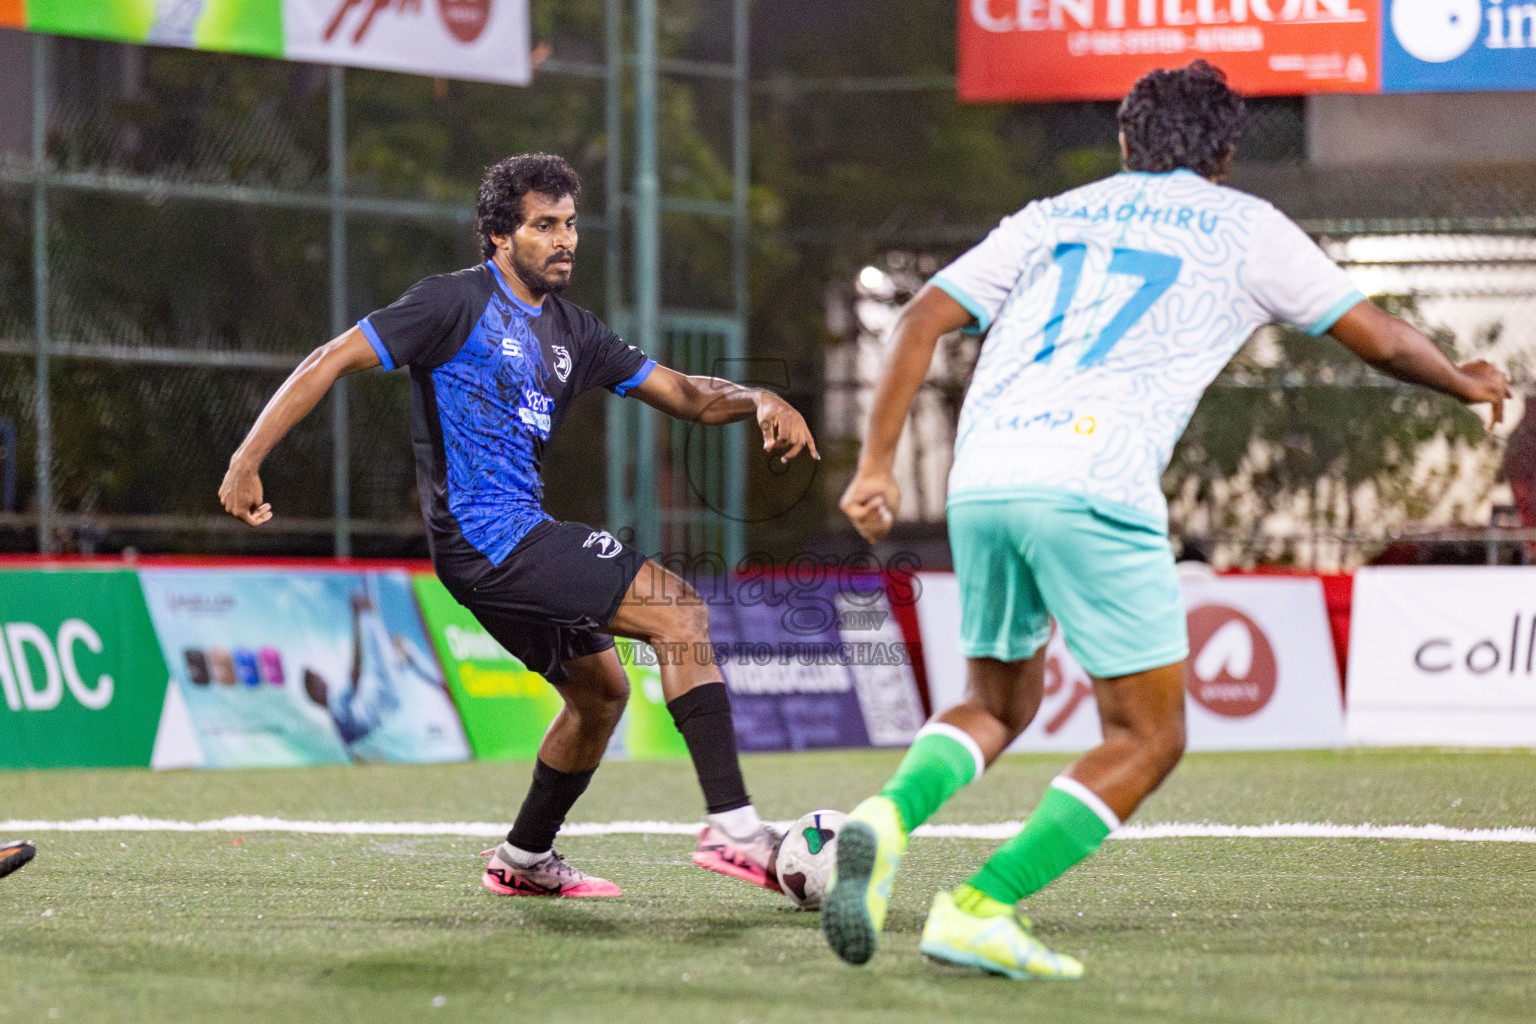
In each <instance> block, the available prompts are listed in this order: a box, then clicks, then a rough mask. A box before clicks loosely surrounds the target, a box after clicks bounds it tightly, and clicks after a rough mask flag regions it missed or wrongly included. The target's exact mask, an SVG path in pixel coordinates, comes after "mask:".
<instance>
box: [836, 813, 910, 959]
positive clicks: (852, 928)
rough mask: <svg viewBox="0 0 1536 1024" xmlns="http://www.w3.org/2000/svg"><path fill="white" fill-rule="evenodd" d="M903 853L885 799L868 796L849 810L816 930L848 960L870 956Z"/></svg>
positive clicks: (903, 841) (901, 835)
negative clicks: (819, 930)
mask: <svg viewBox="0 0 1536 1024" xmlns="http://www.w3.org/2000/svg"><path fill="white" fill-rule="evenodd" d="M906 852H907V829H906V826H904V825H903V824H902V823H901V814H900V812H898V811H897V810H896V805H895V804H894V803H892V802H891V801H890V799H889V798H887V797H883V796H872V797H870V798H869V799H868V800H865V801H864V802H863V803H861V804H859V806H857V807H855V808H854V809H853V812H852V813H851V814H849V815H848V820H847V821H846V822H845V823H844V824H843V831H842V834H841V835H839V836H838V837H837V863H836V865H835V866H834V867H833V869H832V877H831V878H830V879H829V880H828V885H827V895H826V896H825V897H823V898H822V901H821V931H822V934H824V935H825V936H826V937H827V945H829V946H831V947H832V952H834V953H836V954H837V955H838V956H840V957H842V958H843V959H844V960H846V961H848V962H849V963H850V964H862V963H867V962H868V961H869V958H870V957H872V956H874V955H875V944H876V942H877V941H878V938H879V935H880V929H881V928H883V927H885V912H886V909H887V908H888V907H889V906H890V905H891V882H892V881H893V880H894V879H895V878H896V869H897V867H899V866H900V865H901V855H902V854H903V853H906Z"/></svg>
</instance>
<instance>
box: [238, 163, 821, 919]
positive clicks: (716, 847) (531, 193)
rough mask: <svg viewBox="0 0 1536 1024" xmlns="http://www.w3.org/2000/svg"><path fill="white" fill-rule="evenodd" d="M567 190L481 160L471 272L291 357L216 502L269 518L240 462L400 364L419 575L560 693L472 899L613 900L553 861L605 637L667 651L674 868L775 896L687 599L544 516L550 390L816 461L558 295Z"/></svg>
mask: <svg viewBox="0 0 1536 1024" xmlns="http://www.w3.org/2000/svg"><path fill="white" fill-rule="evenodd" d="M579 191H580V182H579V181H578V179H577V176H576V172H575V171H574V170H572V168H571V166H570V165H569V164H568V163H566V161H565V160H563V159H561V158H560V157H558V156H549V155H546V154H524V155H521V156H514V157H509V158H507V159H506V160H503V161H501V162H500V163H498V164H496V165H495V166H493V167H491V168H490V169H489V170H487V171H486V174H485V178H484V180H483V181H482V183H481V186H480V196H479V202H478V205H477V211H476V212H477V230H478V232H479V236H480V244H481V249H482V251H483V253H484V255H485V257H486V258H485V262H483V263H481V264H479V265H478V266H474V267H470V268H469V269H467V270H460V271H458V272H456V273H452V274H440V275H437V276H435V277H429V278H426V279H425V280H422V281H420V282H418V283H417V284H415V285H414V286H412V287H411V289H410V290H409V291H407V292H406V293H405V295H403V296H402V297H401V298H400V299H399V301H397V302H395V303H394V304H393V305H391V306H388V307H387V308H385V309H381V310H378V311H377V312H374V313H371V314H369V315H368V316H367V317H364V318H363V320H362V321H361V322H360V323H358V325H357V326H356V327H353V328H352V329H351V330H349V331H347V332H346V333H345V334H342V335H341V336H340V337H337V338H335V339H333V340H332V341H330V342H328V343H326V344H325V345H322V346H321V347H320V348H318V349H316V350H315V351H314V352H313V353H311V354H310V355H309V356H308V357H307V358H306V359H305V360H304V361H303V362H302V363H300V364H299V367H298V368H297V369H296V370H294V372H293V374H292V375H291V376H290V377H289V378H288V380H287V381H286V382H285V383H284V384H283V386H282V387H281V388H279V389H278V391H277V393H276V394H275V395H274V396H273V397H272V399H271V401H269V402H268V403H267V406H266V408H265V409H263V410H262V412H261V415H260V416H259V417H258V418H257V420H256V423H255V424H254V425H253V426H252V427H251V430H250V433H249V434H248V435H247V436H246V438H245V441H244V442H243V443H242V444H241V445H240V447H239V449H238V450H237V451H236V452H235V454H234V455H233V456H232V457H231V459H230V464H229V472H228V474H227V475H226V476H225V478H224V483H223V486H222V487H220V489H219V498H220V500H221V501H222V503H223V505H224V508H225V509H226V510H227V511H228V512H229V513H230V514H231V515H234V516H235V517H236V518H238V519H241V520H243V521H244V522H246V523H248V524H250V525H251V526H260V525H261V524H262V523H265V522H267V521H268V520H270V519H271V518H272V508H271V506H270V505H269V504H267V503H266V502H265V501H263V498H262V486H261V479H260V477H259V475H258V471H259V469H260V466H261V463H262V460H263V459H264V458H265V457H266V456H267V454H268V453H270V452H271V451H272V449H273V448H274V447H275V446H276V445H277V443H278V442H279V441H280V440H281V439H282V438H283V436H284V435H285V434H287V432H288V431H289V430H290V429H292V428H293V426H294V425H295V424H296V423H298V422H299V421H300V420H301V419H303V418H304V416H305V415H307V414H308V413H309V412H310V410H312V409H313V408H314V407H315V406H316V405H317V404H318V403H319V401H320V399H321V398H323V397H324V396H325V393H326V392H327V391H328V390H329V389H330V387H331V385H332V384H333V383H335V382H336V381H337V380H338V379H339V378H341V377H342V376H344V375H346V374H349V373H356V372H357V371H359V370H366V369H369V368H371V367H375V366H382V367H383V368H384V369H386V370H393V369H395V368H396V367H404V368H407V369H408V370H409V372H410V375H411V435H412V443H413V446H414V448H415V452H416V479H417V483H418V487H419V490H420V496H421V511H422V516H423V518H424V519H425V520H426V523H427V537H428V541H429V543H430V547H431V551H432V563H433V566H434V568H435V569H436V570H437V575H438V577H439V578H440V579H441V580H442V581H443V584H444V585H445V586H446V587H447V588H448V590H449V592H450V593H452V594H453V596H454V597H455V598H457V599H458V601H459V602H460V603H461V604H463V605H464V606H465V607H466V608H468V609H469V610H470V611H471V612H473V613H474V615H475V617H476V618H477V619H478V620H479V621H480V623H481V624H482V625H483V626H485V628H486V630H487V631H489V632H490V634H491V635H492V636H493V637H495V638H496V639H497V641H499V642H500V643H501V645H502V646H503V647H505V648H506V649H507V650H508V651H510V652H511V653H512V654H514V655H516V656H517V657H518V658H519V659H521V660H522V662H523V663H524V664H525V665H527V666H528V667H529V668H531V669H533V670H534V671H536V672H538V673H540V674H541V675H543V676H544V678H545V679H547V680H549V682H550V683H551V684H553V685H554V687H555V689H556V690H557V691H558V692H559V693H560V696H561V697H562V698H563V700H564V702H565V706H564V708H563V709H562V710H561V711H560V713H559V715H557V716H556V718H555V721H554V723H553V724H552V725H551V726H550V729H549V732H548V734H547V735H546V736H545V737H544V742H543V744H542V746H541V747H540V748H539V759H538V763H537V765H536V766H535V768H534V775H533V784H532V787H531V788H530V789H529V791H528V796H527V798H526V799H525V800H524V801H523V806H522V809H521V811H520V812H519V813H518V816H517V820H516V822H515V824H514V825H513V826H512V830H511V831H510V832H509V833H508V834H507V840H506V842H504V843H502V844H501V845H500V846H498V847H496V848H495V849H494V850H490V851H487V853H486V856H488V857H489V858H490V860H489V863H488V865H487V867H486V872H485V876H484V878H483V879H482V881H483V882H484V884H485V886H486V888H488V889H491V890H492V891H494V892H498V893H503V894H506V895H539V896H617V895H619V889H618V887H617V886H615V885H614V884H613V883H611V882H609V881H607V880H606V879H602V878H597V877H595V876H593V875H589V874H587V873H585V872H583V871H580V870H578V869H577V868H575V867H574V866H572V865H570V864H568V863H566V862H565V861H564V860H563V859H562V858H561V857H560V856H559V855H558V854H557V853H555V852H554V839H555V835H556V833H557V832H558V831H559V829H560V826H561V824H562V823H563V822H564V820H565V816H566V814H567V812H569V810H570V809H571V807H572V805H573V804H575V802H576V800H577V798H578V797H580V796H581V794H582V792H583V791H585V789H586V788H587V783H588V782H589V781H590V780H591V778H592V773H593V772H594V771H595V770H596V769H597V766H598V763H599V761H601V760H602V756H603V752H604V751H605V750H606V749H607V747H608V739H609V737H610V736H611V735H612V733H613V730H614V727H615V726H616V725H617V724H618V721H619V716H620V714H621V713H622V712H623V710H624V704H625V701H626V700H627V698H628V696H629V684H628V681H627V679H626V677H625V674H624V670H623V667H622V666H621V665H620V663H619V659H618V656H617V655H616V654H615V653H614V649H613V637H614V636H624V637H632V638H634V639H637V640H643V641H646V642H647V643H651V644H655V645H661V644H667V645H669V646H668V647H667V650H668V651H670V652H675V653H677V654H679V655H680V656H679V657H669V658H666V659H661V660H662V665H661V682H662V689H663V691H664V692H665V694H666V697H667V708H668V710H669V711H670V712H671V713H672V717H673V720H674V721H675V722H676V723H677V727H678V729H679V731H681V733H682V734H683V738H684V739H685V740H686V741H687V744H688V751H689V753H690V755H691V756H692V759H693V764H694V768H695V770H696V771H697V773H698V778H699V785H700V787H701V788H702V789H703V791H704V803H705V809H706V812H707V824H706V825H705V827H704V829H703V831H702V832H701V834H700V839H699V847H698V850H697V851H696V852H695V853H694V856H693V859H694V861H695V863H697V864H699V865H700V866H702V867H705V868H709V869H710V870H713V871H718V872H721V873H722V874H726V875H731V876H734V877H737V878H742V879H745V880H747V881H750V882H753V883H755V884H757V885H762V886H765V887H768V888H777V885H776V883H775V882H774V881H773V878H772V875H771V874H770V873H769V872H768V870H767V868H768V859H769V856H770V854H771V852H772V849H773V846H774V843H775V842H776V840H777V836H776V835H775V834H774V832H773V830H772V829H771V828H769V827H768V826H767V825H765V824H764V823H763V822H762V821H761V820H760V819H759V817H758V814H757V811H756V810H755V809H754V808H753V806H752V802H751V800H750V799H749V798H748V796H747V791H746V785H745V783H744V781H743V779H742V774H741V767H740V765H739V763H738V760H737V755H736V737H735V732H734V728H733V726H732V722H731V705H730V700H729V697H728V696H727V693H726V688H725V684H724V682H723V681H722V676H721V673H720V669H719V668H718V667H717V666H716V665H715V664H714V662H713V660H712V658H711V657H710V656H709V652H710V649H711V648H710V644H709V639H710V635H709V613H708V611H707V609H706V607H705V605H704V603H703V601H702V600H699V599H698V598H697V596H696V595H695V594H694V593H693V591H692V590H690V588H689V587H688V585H687V584H686V583H685V582H683V580H681V579H679V578H678V577H676V576H674V575H673V574H671V573H669V572H667V570H665V569H663V568H662V567H661V566H659V565H658V564H656V563H655V562H654V561H652V560H650V559H648V558H646V557H645V555H644V554H642V553H641V552H639V551H636V550H634V549H633V548H631V547H630V546H628V545H627V544H624V543H623V542H622V541H620V540H618V539H617V538H616V537H614V536H613V534H611V533H609V532H607V531H606V530H599V529H594V528H593V527H590V526H586V525H583V524H581V523H569V522H559V521H557V520H555V519H553V518H551V517H550V516H549V515H548V514H547V513H546V512H545V511H544V509H543V506H542V504H541V502H540V496H541V492H542V489H543V485H542V483H541V482H540V478H539V470H540V460H541V458H542V456H543V453H544V448H545V445H546V444H548V442H549V439H550V436H551V435H552V434H553V433H554V432H555V431H556V430H557V429H559V426H560V422H561V420H562V419H563V418H564V415H565V411H566V408H567V407H568V406H569V404H570V402H571V400H572V399H574V398H575V397H576V396H577V395H579V394H581V393H582V392H584V391H588V390H591V389H593V388H599V387H603V388H608V389H609V390H610V391H613V392H614V393H615V394H618V395H630V396H633V397H635V398H638V399H640V400H641V401H643V402H645V403H646V404H648V405H650V406H653V407H654V408H657V409H660V410H661V411H662V412H665V413H667V414H668V415H670V416H674V417H677V418H679V419H683V420H688V421H690V422H696V423H701V424H706V425H708V424H720V423H731V422H735V421H737V420H744V419H749V418H751V419H755V420H756V421H757V424H758V427H759V428H760V429H761V431H762V435H763V447H764V449H765V450H767V451H770V452H778V453H780V458H781V459H782V460H783V461H786V462H787V461H788V460H789V459H791V458H794V457H795V456H797V455H799V454H801V453H802V452H804V453H806V454H808V455H809V456H810V457H811V458H819V457H820V456H819V455H818V454H817V452H816V445H815V442H814V440H813V439H812V437H811V433H810V430H809V429H808V428H807V427H806V424H805V420H804V419H803V418H802V417H801V416H800V414H799V413H798V412H796V411H795V410H794V409H793V408H791V407H790V406H789V405H788V404H787V403H786V402H784V401H783V400H782V399H780V398H779V397H777V396H776V395H773V394H771V393H769V392H766V391H760V390H754V389H749V388H745V387H741V386H738V385H736V384H732V383H730V382H729V381H723V380H718V379H715V378H711V377H691V376H686V375H684V374H681V373H677V372H675V371H673V370H670V369H667V368H666V367H664V366H658V365H657V364H656V362H655V361H654V360H652V359H649V358H647V357H646V355H645V353H643V352H641V351H640V350H639V349H636V348H634V347H633V346H631V345H627V344H625V343H624V341H623V340H622V339H620V338H619V336H618V335H616V334H615V333H614V332H613V331H612V330H610V329H609V328H608V327H607V325H605V324H604V323H603V322H602V321H601V320H599V319H598V318H597V317H595V316H593V315H592V314H591V313H589V312H587V311H586V310H584V309H582V308H580V307H578V306H575V305H573V304H572V303H570V302H567V301H566V300H565V299H563V298H561V296H560V293H561V292H563V291H565V289H566V288H567V287H568V286H569V285H570V283H571V274H572V270H573V269H574V267H575V257H576V237H577V236H576V197H577V194H578V193H579ZM659 596H664V597H665V596H670V597H671V598H673V599H672V600H658V597H659Z"/></svg>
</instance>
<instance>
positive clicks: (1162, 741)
mask: <svg viewBox="0 0 1536 1024" xmlns="http://www.w3.org/2000/svg"><path fill="white" fill-rule="evenodd" d="M1185 742H1186V738H1185V733H1184V720H1183V718H1177V719H1173V720H1171V721H1168V722H1164V723H1162V724H1161V725H1159V726H1158V728H1157V729H1156V730H1154V731H1153V733H1152V735H1151V736H1150V737H1149V742H1148V744H1147V746H1148V751H1147V753H1148V755H1149V757H1150V759H1151V761H1152V763H1153V765H1154V766H1155V767H1156V769H1157V771H1158V778H1164V777H1166V776H1167V775H1168V773H1169V772H1171V771H1173V769H1174V766H1175V765H1177V764H1178V763H1179V759H1180V758H1181V757H1183V756H1184V745H1185Z"/></svg>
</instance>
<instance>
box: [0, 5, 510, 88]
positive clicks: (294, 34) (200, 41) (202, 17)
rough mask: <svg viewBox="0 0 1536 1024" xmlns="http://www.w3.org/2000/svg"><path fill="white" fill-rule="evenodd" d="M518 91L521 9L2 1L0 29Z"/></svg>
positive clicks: (469, 6)
mask: <svg viewBox="0 0 1536 1024" xmlns="http://www.w3.org/2000/svg"><path fill="white" fill-rule="evenodd" d="M5 25H12V26H14V27H17V28H26V29H30V30H31V31H34V32H49V33H54V34H57V35H73V36H88V37H91V38H95V39H111V40H115V41H118V42H125V43H151V44H156V45H160V46H185V47H190V48H192V49H197V50H219V51H225V52H230V53H247V54H253V55H256V56H259V57H284V58H287V59H289V60H303V61H313V62H315V63H319V64H343V65H347V66H350V67H364V68H381V69H384V70H387V71H407V72H413V73H415V74H421V75H435V76H438V77H442V78H466V79H474V80H478V81H487V82H503V83H506V84H510V85H525V84H527V82H528V80H529V76H530V74H531V69H530V67H529V60H528V0H19V2H18V0H0V26H5Z"/></svg>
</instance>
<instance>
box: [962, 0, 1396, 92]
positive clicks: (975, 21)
mask: <svg viewBox="0 0 1536 1024" xmlns="http://www.w3.org/2000/svg"><path fill="white" fill-rule="evenodd" d="M959 15H960V31H959V44H960V52H959V93H960V99H962V100H964V101H967V102H971V103H989V102H998V101H1042V100H1108V99H1119V98H1120V97H1121V96H1123V95H1125V93H1126V91H1127V90H1128V89H1130V87H1131V86H1132V85H1133V84H1134V83H1135V81H1136V79H1137V78H1139V77H1141V76H1142V75H1143V74H1145V73H1146V72H1148V71H1151V70H1153V69H1154V68H1165V67H1179V66H1182V65H1184V64H1187V63H1189V62H1190V61H1192V60H1194V59H1195V58H1197V57H1203V58H1204V59H1206V60H1208V61H1210V62H1211V63H1212V64H1215V65H1216V66H1218V67H1220V68H1221V69H1222V70H1224V71H1225V72H1226V73H1227V76H1228V78H1229V80H1230V81H1231V83H1232V84H1233V86H1234V87H1236V88H1237V89H1238V90H1240V91H1241V92H1243V93H1245V94H1247V95H1250V96H1255V95H1257V96H1264V95H1268V96H1286V95H1300V94H1306V93H1318V92H1378V91H1379V87H1380V75H1381V72H1380V64H1381V60H1380V51H1381V42H1380V29H1379V24H1380V20H1381V4H1380V0H960V10H959Z"/></svg>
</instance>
